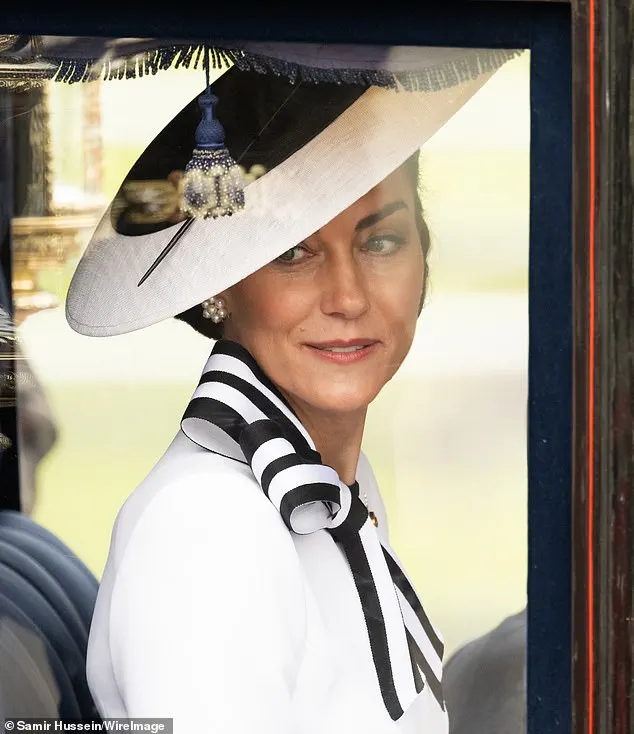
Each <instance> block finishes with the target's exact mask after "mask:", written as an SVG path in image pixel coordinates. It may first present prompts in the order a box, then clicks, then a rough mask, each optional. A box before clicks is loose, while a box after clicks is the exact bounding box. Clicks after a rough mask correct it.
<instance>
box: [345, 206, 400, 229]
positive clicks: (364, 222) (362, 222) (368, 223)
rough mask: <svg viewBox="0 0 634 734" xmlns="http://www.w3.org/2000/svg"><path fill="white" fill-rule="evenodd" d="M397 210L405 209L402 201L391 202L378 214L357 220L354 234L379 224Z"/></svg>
mask: <svg viewBox="0 0 634 734" xmlns="http://www.w3.org/2000/svg"><path fill="white" fill-rule="evenodd" d="M399 209H407V204H406V203H405V202H404V201H403V200H402V199H399V200H398V201H393V202H392V203H391V204H386V205H385V206H384V207H382V208H381V209H379V211H378V212H374V214H368V216H367V217H363V219H359V221H358V222H357V225H356V227H355V228H354V229H355V232H358V231H359V230H361V229H366V228H367V227H372V226H373V225H375V224H376V223H377V222H380V221H381V219H385V217H389V216H390V214H394V212H397V211H398V210H399Z"/></svg>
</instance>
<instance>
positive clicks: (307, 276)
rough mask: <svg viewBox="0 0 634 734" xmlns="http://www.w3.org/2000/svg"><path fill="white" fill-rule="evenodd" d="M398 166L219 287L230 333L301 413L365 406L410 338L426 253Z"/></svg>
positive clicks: (406, 182)
mask: <svg viewBox="0 0 634 734" xmlns="http://www.w3.org/2000/svg"><path fill="white" fill-rule="evenodd" d="M415 196H416V193H415V191H414V189H413V187H412V183H411V179H408V177H407V174H406V173H405V172H404V171H403V170H402V169H398V170H397V171H395V172H394V173H393V174H392V175H391V176H389V177H388V178H386V179H385V180H384V181H383V182H381V183H380V184H379V185H378V186H376V187H375V188H374V189H372V190H371V191H370V192H368V194H366V195H365V196H364V197H362V198H361V199H359V200H358V201H357V202H356V203H354V204H353V205H352V206H350V207H349V208H348V209H346V210H345V211H344V212H342V213H341V214H339V215H338V216H337V217H336V218H335V219H333V220H332V221H331V222H329V223H328V224H327V225H326V226H324V227H322V228H321V229H320V230H318V231H317V232H315V233H314V234H313V235H311V236H310V237H308V238H307V239H306V240H305V241H304V242H301V243H299V244H298V245H296V246H295V247H293V248H292V249H291V250H288V251H287V252H286V253H284V254H283V255H282V256H281V257H279V258H278V259H277V260H274V261H273V262H271V263H269V264H268V265H266V266H265V267H263V268H261V269H260V270H258V271H257V272H255V273H253V274H252V275H250V276H249V277H247V278H245V279H244V280H242V281H241V282H240V283H237V284H236V285H235V286H233V287H231V288H229V289H228V290H227V291H225V292H224V293H223V294H221V295H222V296H223V297H224V298H225V301H226V304H227V308H228V311H229V314H230V317H229V319H228V320H227V321H226V322H225V330H224V336H225V338H227V339H232V340H234V341H237V342H239V343H240V344H242V345H243V346H244V347H245V348H246V349H248V350H249V351H250V352H251V354H252V355H253V357H254V358H255V360H256V361H257V362H258V363H259V364H260V366H261V367H262V369H263V370H264V372H265V373H266V374H267V375H268V377H269V379H271V380H272V381H273V382H274V383H275V384H276V385H277V386H278V387H279V388H280V390H281V391H282V393H283V394H284V395H285V396H286V397H287V399H288V400H289V402H290V403H291V405H293V407H294V408H295V409H296V410H298V413H299V414H300V415H302V414H304V415H305V414H306V413H307V412H311V411H327V412H333V413H342V412H350V411H359V410H365V409H366V408H367V406H368V405H369V403H370V402H371V401H372V400H373V399H374V398H375V396H376V395H377V394H378V393H379V391H380V390H381V388H382V387H383V386H384V385H385V383H386V382H387V381H388V380H389V379H390V378H391V377H392V376H393V375H394V373H395V372H396V371H397V369H398V368H399V366H400V364H401V363H402V361H403V359H404V358H405V356H406V354H407V352H408V351H409V348H410V346H411V344H412V339H413V337H414V331H415V327H416V319H417V316H418V311H419V305H420V301H421V295H422V290H423V282H424V279H423V276H424V268H425V262H424V257H423V253H422V250H421V242H420V238H419V235H418V230H417V226H416V218H415V208H414V197H415Z"/></svg>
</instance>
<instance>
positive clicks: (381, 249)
mask: <svg viewBox="0 0 634 734" xmlns="http://www.w3.org/2000/svg"><path fill="white" fill-rule="evenodd" d="M404 244H405V239H404V238H403V237H399V236H398V235H382V236H381V237H372V238H371V239H369V240H368V241H367V242H366V243H365V245H364V247H363V249H364V250H367V251H369V252H373V253H376V254H377V255H391V254H392V253H394V252H396V251H397V250H399V249H400V248H401V247H402V246H403V245H404Z"/></svg>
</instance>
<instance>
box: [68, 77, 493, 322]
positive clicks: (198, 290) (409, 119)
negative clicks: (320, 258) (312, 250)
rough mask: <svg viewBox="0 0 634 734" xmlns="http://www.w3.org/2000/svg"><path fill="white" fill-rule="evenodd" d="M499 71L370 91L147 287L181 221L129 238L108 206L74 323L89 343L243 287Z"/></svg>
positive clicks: (75, 283) (385, 172)
mask: <svg viewBox="0 0 634 734" xmlns="http://www.w3.org/2000/svg"><path fill="white" fill-rule="evenodd" d="M493 73H494V70H491V71H487V72H483V73H480V74H479V75H478V76H477V77H476V78H473V79H468V80H466V81H461V82H460V83H459V84H457V85H455V86H450V87H447V88H445V89H440V90H437V91H402V90H394V89H386V88H380V87H374V86H372V87H369V88H368V89H367V90H366V91H365V92H363V93H362V94H361V95H360V96H359V97H358V98H357V99H356V100H355V101H354V102H353V103H352V104H351V105H350V106H349V107H348V108H347V109H345V110H344V111H343V112H342V113H341V114H340V115H339V116H338V117H337V118H336V119H335V120H334V121H333V122H332V123H330V124H329V125H328V126H327V127H326V128H325V129H324V130H323V131H321V132H320V133H319V134H318V135H316V136H315V137H314V138H312V139H311V140H309V141H308V142H307V143H306V144H305V145H303V146H302V147H301V148H300V149H299V150H297V151H296V152H294V153H293V154H292V155H290V157H288V158H286V159H285V160H283V161H282V162H281V163H280V164H279V165H277V166H275V167H274V168H272V169H271V170H269V171H267V172H266V173H265V175H263V176H261V177H260V178H258V179H256V180H255V181H253V182H252V183H250V184H249V185H248V186H247V187H246V192H245V195H246V207H245V209H244V210H243V211H241V212H239V213H238V214H236V215H234V216H230V217H219V218H216V219H202V218H201V219H194V220H192V221H191V222H190V224H189V226H188V227H187V228H186V231H184V232H183V234H182V235H181V237H180V238H179V240H178V245H177V246H176V247H174V248H173V249H172V250H171V251H170V252H169V254H168V255H167V257H166V258H165V259H164V260H163V261H162V262H161V264H160V265H159V267H157V268H156V269H155V270H154V272H152V274H151V276H150V277H149V278H148V279H147V280H146V281H145V282H143V283H142V284H141V285H138V284H139V281H140V280H141V278H142V276H143V275H144V274H145V273H146V272H147V270H148V268H149V267H150V265H151V264H152V263H153V262H154V261H155V260H156V259H157V258H158V257H159V255H160V253H161V252H162V251H163V250H164V248H165V246H166V244H167V243H168V242H169V241H170V240H171V239H172V237H173V236H174V235H175V234H176V233H177V232H178V231H179V229H180V228H182V222H181V223H178V224H175V225H173V226H170V227H167V228H163V229H161V230H160V231H156V232H152V233H148V234H144V235H141V236H138V235H137V236H129V235H126V234H122V233H119V232H117V231H116V230H115V228H114V227H113V223H112V211H111V209H112V205H111V207H109V208H108V210H107V211H106V213H105V215H104V216H103V218H102V220H101V222H100V224H99V225H98V227H97V229H96V230H95V233H94V234H93V237H92V239H91V241H90V242H89V244H88V246H87V248H86V251H85V252H84V254H83V256H82V258H81V260H80V262H79V264H78V266H77V269H76V271H75V273H74V275H73V278H72V281H71V284H70V288H69V291H68V294H67V298H66V318H67V321H68V323H69V325H70V326H71V327H72V328H73V329H74V330H75V331H76V332H78V333H80V334H84V335H87V336H112V335H117V334H123V333H127V332H131V331H135V330H138V329H142V328H145V327H147V326H151V325H153V324H156V323H158V322H160V321H163V320H165V319H168V318H171V317H173V316H176V315H177V314H179V313H182V312H184V311H186V310H187V309H189V308H192V307H193V306H195V305H196V304H197V303H201V302H202V301H204V300H205V299H207V298H209V297H210V296H213V295H215V294H216V293H219V292H221V291H223V290H225V289H227V288H229V287H230V286H232V285H234V284H235V283H237V282H239V281H241V280H243V279H244V278H245V277H247V276H248V275H250V274H252V273H254V272H255V271H257V270H259V269H260V268H262V267H263V266H265V265H266V264H267V263H269V262H271V261H272V260H274V259H275V258H277V257H279V256H280V255H281V254H282V253H283V252H285V251H287V250H288V249H290V248H291V247H293V246H294V245H296V244H298V243H299V242H302V241H303V240H304V239H306V238H307V237H308V236H310V235H311V234H313V233H314V232H316V231H317V230H318V229H320V228H321V227H323V226H324V225H325V224H327V223H328V222H330V221H331V220H333V219H334V218H335V217H336V216H337V215H338V214H340V213H341V212H342V211H344V210H345V209H347V208H348V207H349V206H351V205H352V204H354V202H356V201H357V200H358V199H360V198H361V197H362V196H364V195H365V194H367V193H368V191H370V190H371V189H373V188H374V187H375V186H377V185H378V184H379V183H380V182H381V181H382V180H383V179H385V178H386V177H387V176H389V175H390V174H391V173H392V172H393V171H395V170H396V169H397V168H398V167H399V166H400V165H402V164H403V163H404V162H405V161H406V160H407V159H408V158H409V157H410V156H411V155H412V154H414V153H415V152H416V151H417V150H418V149H419V148H421V147H422V146H423V145H424V144H425V143H426V142H427V141H428V140H429V139H430V138H431V137H432V136H433V135H434V134H435V133H436V132H437V131H438V130H439V129H440V128H441V127H443V125H444V124H445V123H446V122H447V121H448V120H449V119H450V118H451V117H452V116H453V115H454V114H455V113H456V112H457V111H458V110H459V109H460V108H461V107H462V106H463V105H464V104H465V103H466V102H467V101H468V100H469V99H470V98H471V97H472V96H473V95H474V94H475V93H476V92H477V91H478V90H479V89H480V88H481V87H482V86H483V85H484V84H485V82H486V81H487V80H488V79H489V78H490V77H491V75H492V74H493Z"/></svg>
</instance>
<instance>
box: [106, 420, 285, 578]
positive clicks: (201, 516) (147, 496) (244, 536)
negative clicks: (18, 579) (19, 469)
mask: <svg viewBox="0 0 634 734" xmlns="http://www.w3.org/2000/svg"><path fill="white" fill-rule="evenodd" d="M165 534H167V535H168V537H169V542H170V545H172V546H174V547H176V548H179V547H181V548H183V552H186V550H185V549H186V548H187V546H188V545H189V544H190V543H191V539H192V538H194V537H197V538H202V539H204V540H205V541H206V542H207V543H208V544H209V545H212V544H213V545H214V546H215V547H222V546H225V547H227V548H228V547H230V545H231V544H232V543H234V542H238V541H239V542H240V543H241V544H243V546H244V545H251V544H255V543H257V542H261V540H262V538H263V536H264V537H265V538H266V541H267V545H268V546H269V547H271V546H272V547H276V545H278V546H279V545H280V544H281V545H282V546H285V547H286V548H287V549H288V550H290V549H292V547H293V545H292V541H291V539H290V535H289V533H288V530H287V529H286V527H285V525H284V524H283V521H282V519H281V517H280V515H279V513H278V512H277V511H276V510H275V508H274V507H273V505H272V503H271V502H270V501H269V500H268V498H267V497H266V496H265V495H264V493H263V492H262V489H261V487H260V486H259V484H258V483H257V481H256V480H255V478H254V476H253V473H252V472H251V470H250V468H249V466H248V465H247V464H245V463H243V462H240V461H237V460H235V459H230V458H227V457H225V456H221V455H219V454H215V453H213V452H210V451H207V450H205V449H201V448H200V447H199V446H196V445H195V444H193V443H192V442H191V441H189V439H187V438H186V437H185V436H184V435H183V434H180V435H178V436H177V437H176V438H175V439H174V441H173V442H172V444H171V445H170V446H169V447H168V449H167V451H166V452H165V453H164V455H163V456H162V457H161V458H160V460H159V461H158V462H157V464H156V465H155V466H154V467H153V468H152V470H151V471H150V472H149V473H148V475H147V476H146V477H145V478H144V479H143V481H142V482H141V483H140V484H139V485H138V486H137V487H136V489H135V490H134V491H133V492H132V493H131V494H130V495H129V497H128V498H127V499H126V501H125V502H124V504H123V505H122V507H121V509H120V510H119V512H118V514H117V517H116V520H115V524H114V528H113V533H112V539H111V547H110V555H109V559H108V561H109V562H113V563H114V564H115V565H118V563H119V562H120V560H121V558H122V557H123V554H124V553H125V552H126V549H127V548H128V546H129V543H130V540H131V538H133V537H134V540H135V544H137V545H138V544H139V543H144V544H152V543H155V542H160V540H161V537H164V536H165ZM275 538H277V544H276V543H275V542H274V539H275Z"/></svg>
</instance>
